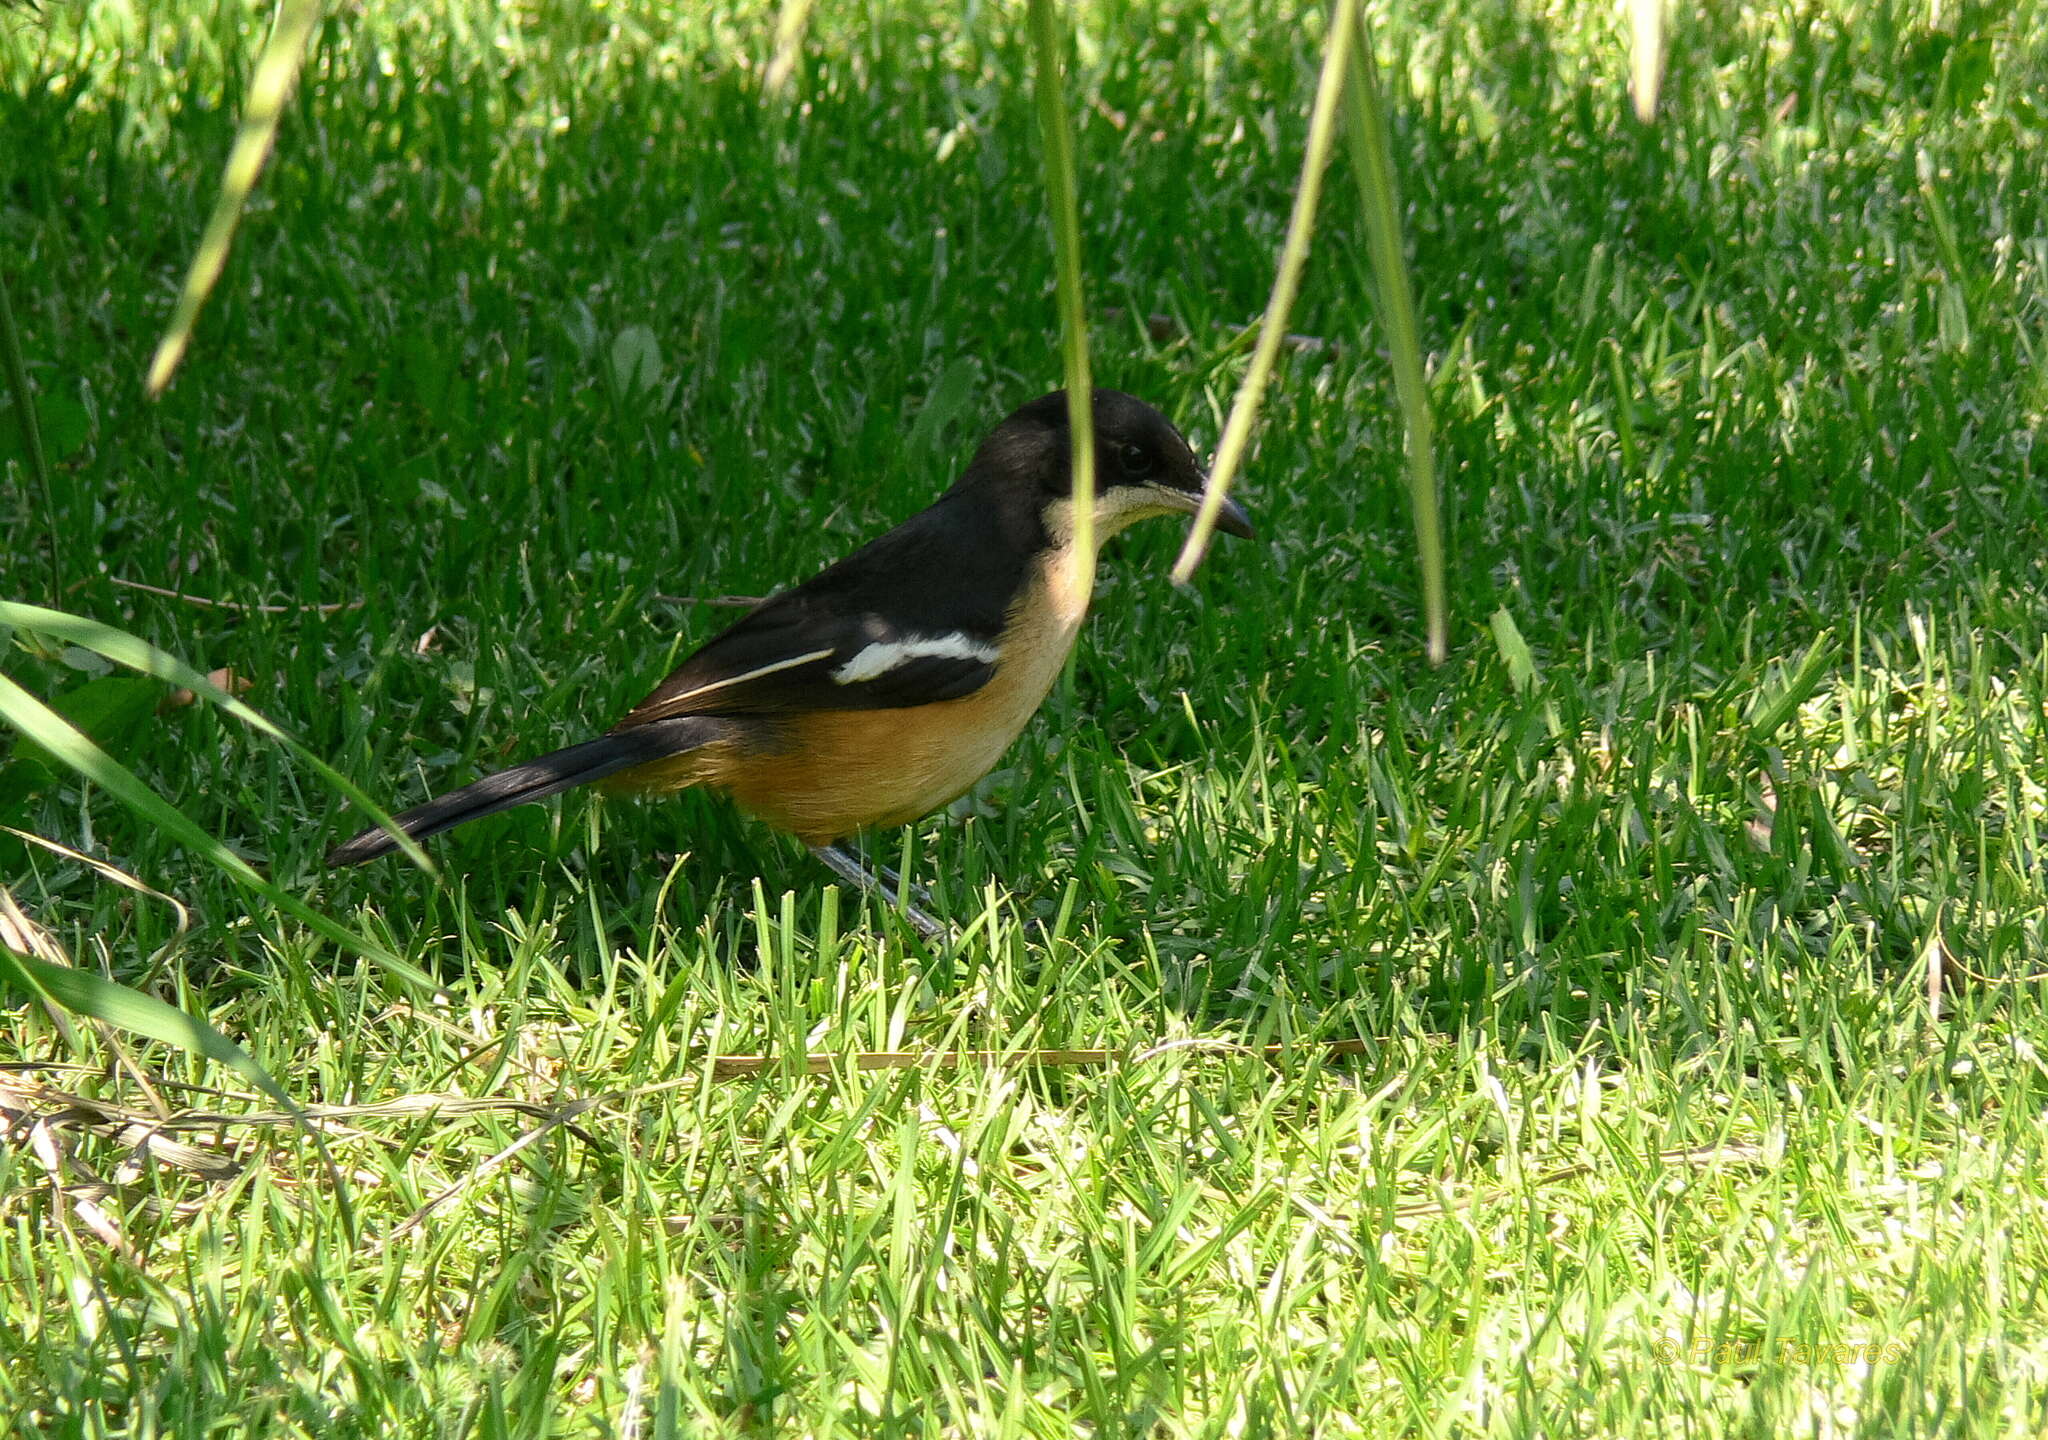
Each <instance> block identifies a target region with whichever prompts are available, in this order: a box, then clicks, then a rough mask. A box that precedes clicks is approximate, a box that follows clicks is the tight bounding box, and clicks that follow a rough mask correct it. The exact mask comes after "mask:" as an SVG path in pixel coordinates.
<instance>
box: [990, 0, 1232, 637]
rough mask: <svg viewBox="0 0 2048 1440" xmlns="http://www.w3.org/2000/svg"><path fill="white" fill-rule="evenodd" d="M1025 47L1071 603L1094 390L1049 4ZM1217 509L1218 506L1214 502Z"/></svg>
mask: <svg viewBox="0 0 2048 1440" xmlns="http://www.w3.org/2000/svg"><path fill="white" fill-rule="evenodd" d="M1031 46H1032V54H1033V58H1034V61H1035V63H1034V66H1033V69H1034V70H1035V71H1036V75H1035V76H1034V79H1035V81H1036V85H1037V90H1038V133H1039V141H1040V143H1041V144H1042V145H1043V146H1044V147H1045V198H1046V205H1047V207H1048V209H1049V210H1050V211H1051V214H1052V235H1053V250H1054V253H1055V255H1056V257H1057V261H1058V266H1059V306H1060V353H1061V361H1062V366H1063V368H1064V370H1065V373H1066V385H1067V425H1068V428H1069V430H1070V431H1071V432H1072V434H1073V441H1074V544H1075V547H1076V549H1077V551H1078V554H1079V559H1080V563H1079V564H1078V565H1077V566H1076V567H1075V569H1074V571H1073V573H1072V576H1071V583H1072V584H1073V585H1074V587H1075V588H1076V589H1077V590H1079V592H1080V593H1079V594H1078V595H1077V596H1075V597H1074V599H1075V601H1076V603H1077V604H1079V605H1081V606H1084V607H1085V606H1086V605H1087V603H1088V599H1089V597H1090V596H1091V595H1092V594H1093V593H1094V590H1095V404H1094V395H1095V385H1094V380H1093V378H1092V377H1091V375H1090V373H1089V368H1088V310H1087V305H1086V303H1085V300H1084V298H1083V296H1082V292H1081V212H1080V207H1079V205H1078V204H1077V203H1076V201H1075V198H1074V190H1075V186H1074V136H1073V127H1072V125H1071V124H1070V123H1069V121H1068V119H1067V105H1066V98H1065V94H1064V87H1063V85H1062V81H1061V75H1062V71H1063V67H1062V65H1061V63H1060V56H1061V54H1062V52H1063V51H1064V50H1065V48H1066V27H1065V26H1064V25H1062V24H1061V23H1060V19H1059V15H1058V12H1057V11H1055V10H1054V8H1053V0H1031ZM1218 503H1219V504H1220V503H1221V500H1220V498H1219V500H1218Z"/></svg>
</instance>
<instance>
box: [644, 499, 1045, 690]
mask: <svg viewBox="0 0 2048 1440" xmlns="http://www.w3.org/2000/svg"><path fill="white" fill-rule="evenodd" d="M1000 523H1002V517H1001V516H999V515H993V514H990V513H988V512H987V511H986V510H985V508H983V507H976V506H971V505H951V504H949V503H948V502H947V501H945V500H941V501H940V502H939V503H938V504H936V505H934V506H932V507H931V508H930V509H928V510H925V511H923V512H921V513H920V514H918V515H916V516H913V517H912V518H911V519H910V520H907V521H905V522H904V523H903V524H902V525H899V526H898V527H897V528H896V529H894V530H891V531H890V532H889V533H888V534H886V535H884V536H882V537H881V538H880V539H878V540H876V541H874V542H873V543H871V544H869V545H867V546H866V547H864V548H862V549H861V550H858V551H856V552H855V553H854V554H852V555H850V556H848V557H847V558H846V559H844V560H842V561H840V562H839V563H838V564H836V565H834V566H832V567H831V568H829V569H827V570H825V571H823V572H821V573H820V574H818V575H817V576H815V577H814V578H812V579H810V580H807V581H805V582H804V583H803V584H802V585H799V586H797V587H796V588H795V589H793V590H788V591H785V592H784V593H782V594H780V595H777V596H775V597H774V598H773V599H771V600H769V601H768V602H767V603H766V604H764V605H762V606H761V607H760V608H759V609H757V610H754V611H753V612H751V613H750V614H748V615H747V616H745V617H744V618H743V619H741V620H739V621H738V622H737V623H735V624H734V625H733V626H732V627H731V628H729V629H727V630H725V631H724V632H723V633H721V634H719V635H716V636H714V637H713V638H712V639H711V640H710V641H709V642H707V643H706V644H705V645H704V646H703V647H702V648H701V649H699V650H698V651H697V652H696V653H695V654H693V655H691V656H690V657H689V658H688V659H687V660H685V661H684V662H683V663H682V664H681V665H679V666H677V667H676V669H675V671H674V672H673V673H671V674H670V675H669V677H668V678H667V679H666V680H663V681H662V682H661V684H660V685H659V686H657V687H656V688H655V690H654V693H653V694H651V695H649V696H648V697H647V698H646V699H645V700H643V701H641V702H640V703H639V704H638V705H636V706H634V707H633V709H632V711H631V712H630V713H629V714H628V715H627V716H626V718H625V719H623V720H621V721H620V722H619V726H618V728H620V729H623V728H626V727H628V726H634V725H644V724H647V723H649V722H651V721H655V720H662V719H667V718H669V717H671V716H676V715H774V714H790V713H794V712H798V711H805V710H888V709H902V708H907V707H910V706H915V705H929V704H933V703H935V702H937V701H940V700H954V699H958V698H959V697H961V696H963V695H971V694H973V693H974V692H975V691H976V690H979V689H980V688H981V687H982V686H983V685H986V684H987V683H988V681H989V678H990V677H991V676H992V675H994V674H995V672H996V667H997V666H998V665H999V664H1001V663H1002V651H1001V644H1002V633H1003V625H1004V621H1005V619H1006V617H1007V616H1008V614H1009V610H1010V606H1011V603H1012V601H1013V600H1014V599H1015V598H1016V596H1017V594H1018V592H1019V590H1020V589H1021V588H1022V586H1023V585H1024V583H1025V581H1026V579H1027V562H1028V555H1029V551H1028V549H1027V548H1026V547H1023V546H1018V545H1005V544H1002V543H999V539H1000V537H999V536H998V535H997V534H996V533H994V527H995V526H996V525H998V524H1000Z"/></svg>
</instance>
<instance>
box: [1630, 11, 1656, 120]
mask: <svg viewBox="0 0 2048 1440" xmlns="http://www.w3.org/2000/svg"><path fill="white" fill-rule="evenodd" d="M1628 21H1629V25H1628V48H1629V77H1628V93H1629V98H1630V99H1631V100H1633V101H1634V102H1635V107H1636V119H1638V120H1640V121H1642V122H1643V124H1645V125H1647V124H1649V123H1650V122H1651V121H1652V120H1654V119H1656V118H1657V91H1658V89H1659V87H1661V86H1662V85H1663V83H1664V0H1629V7H1628Z"/></svg>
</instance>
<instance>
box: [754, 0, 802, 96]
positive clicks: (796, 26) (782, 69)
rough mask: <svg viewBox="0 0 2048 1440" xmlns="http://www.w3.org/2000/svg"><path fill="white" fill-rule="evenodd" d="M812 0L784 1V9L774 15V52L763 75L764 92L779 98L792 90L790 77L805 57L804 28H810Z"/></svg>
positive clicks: (762, 91) (762, 85) (762, 88)
mask: <svg viewBox="0 0 2048 1440" xmlns="http://www.w3.org/2000/svg"><path fill="white" fill-rule="evenodd" d="M810 23H811V0H782V12H781V13H780V14H779V15H777V16H776V17H775V53H774V55H773V57H772V58H770V60H769V61H768V69H767V71H766V72H765V73H764V74H763V75H762V76H761V93H762V94H763V95H765V96H767V97H768V98H769V99H771V100H779V99H781V98H782V95H783V93H784V92H785V91H786V90H788V89H789V77H790V76H791V75H793V74H795V73H796V62H797V61H798V60H799V59H801V58H802V57H803V53H804V31H805V30H807V29H808V28H810Z"/></svg>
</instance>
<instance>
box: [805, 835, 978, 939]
mask: <svg viewBox="0 0 2048 1440" xmlns="http://www.w3.org/2000/svg"><path fill="white" fill-rule="evenodd" d="M810 851H811V853H812V854H813V855H815V856H817V857H818V859H820V860H821V861H823V862H824V863H825V865H826V866H827V867H828V868H829V869H830V870H831V871H832V873H833V874H834V875H837V876H838V877H839V878H840V879H842V880H844V881H846V882H847V883H849V884H852V885H858V886H859V887H860V888H861V889H863V890H873V891H875V892H876V893H877V894H879V895H881V896H882V897H883V898H884V899H886V900H887V901H888V902H889V903H890V904H892V905H898V906H901V908H902V910H903V917H904V918H905V919H906V920H908V921H909V922H910V923H911V924H912V925H913V926H915V927H916V929H917V933H918V934H920V935H922V936H924V938H925V939H927V940H938V939H941V938H943V937H944V936H945V935H946V934H947V933H949V932H948V931H947V929H946V927H945V926H944V925H941V924H940V923H939V922H938V921H936V920H934V919H932V917H931V916H929V915H927V914H926V913H925V912H924V911H922V910H920V909H919V908H918V907H917V905H916V903H915V902H914V901H912V900H909V899H898V898H897V897H899V896H901V895H902V894H903V893H904V892H903V888H902V887H903V877H902V876H900V875H898V874H897V873H896V872H895V871H894V870H891V869H889V867H888V866H886V865H884V866H878V867H871V866H870V865H869V864H868V862H867V861H866V860H864V859H862V858H861V857H860V856H859V855H856V854H855V853H854V852H853V851H851V850H849V849H847V847H846V846H844V845H813V846H811V847H810ZM910 894H911V895H913V896H915V897H916V899H917V900H921V901H923V902H924V903H925V904H927V905H929V904H931V903H932V897H931V896H930V895H927V894H926V893H925V889H924V887H923V886H922V885H915V884H914V885H912V886H911V887H910Z"/></svg>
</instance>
